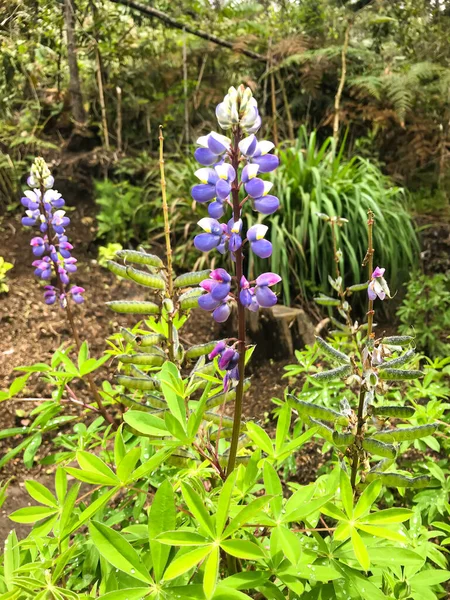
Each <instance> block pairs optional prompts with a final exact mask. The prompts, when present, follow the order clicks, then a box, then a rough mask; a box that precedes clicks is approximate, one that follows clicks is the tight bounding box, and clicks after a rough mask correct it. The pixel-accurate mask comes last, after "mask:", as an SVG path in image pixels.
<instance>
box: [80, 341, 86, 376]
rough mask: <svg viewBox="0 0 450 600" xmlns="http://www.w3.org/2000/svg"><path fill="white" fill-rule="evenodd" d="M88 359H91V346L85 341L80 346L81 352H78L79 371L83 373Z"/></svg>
mask: <svg viewBox="0 0 450 600" xmlns="http://www.w3.org/2000/svg"><path fill="white" fill-rule="evenodd" d="M88 358H89V346H88V343H87V342H86V341H84V342H83V343H82V344H81V346H80V350H79V351H78V369H80V371H81V367H82V366H83V364H84V363H85V362H86V361H87V359H88Z"/></svg>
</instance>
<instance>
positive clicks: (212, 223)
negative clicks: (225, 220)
mask: <svg viewBox="0 0 450 600" xmlns="http://www.w3.org/2000/svg"><path fill="white" fill-rule="evenodd" d="M198 225H200V227H201V228H202V229H203V230H204V231H206V233H200V234H199V235H196V236H195V238H194V246H195V247H196V248H197V250H201V251H202V252H208V251H209V250H212V249H213V248H217V247H218V246H219V244H221V242H222V237H223V234H224V226H223V225H222V224H221V223H219V221H216V219H211V218H208V217H205V218H203V219H200V221H199V222H198Z"/></svg>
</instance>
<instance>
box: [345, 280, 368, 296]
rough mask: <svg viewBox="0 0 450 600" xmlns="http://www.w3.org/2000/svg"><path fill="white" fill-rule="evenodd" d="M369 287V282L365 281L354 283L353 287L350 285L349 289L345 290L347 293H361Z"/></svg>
mask: <svg viewBox="0 0 450 600" xmlns="http://www.w3.org/2000/svg"><path fill="white" fill-rule="evenodd" d="M368 287H369V282H368V281H366V283H356V284H355V285H351V286H350V287H348V288H347V290H348V291H349V292H352V293H353V292H362V291H364V290H367V288H368Z"/></svg>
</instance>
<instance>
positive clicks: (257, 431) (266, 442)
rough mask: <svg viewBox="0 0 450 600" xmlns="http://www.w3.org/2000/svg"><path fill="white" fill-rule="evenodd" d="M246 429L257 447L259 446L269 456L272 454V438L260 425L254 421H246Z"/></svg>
mask: <svg viewBox="0 0 450 600" xmlns="http://www.w3.org/2000/svg"><path fill="white" fill-rule="evenodd" d="M247 431H248V435H249V436H250V438H251V439H252V441H253V442H255V444H256V445H257V446H258V448H261V450H263V451H264V452H265V453H266V454H268V455H269V456H272V455H273V445H272V440H271V439H270V437H269V436H268V435H267V433H266V432H265V431H264V429H263V428H262V427H260V426H259V425H256V423H252V422H249V423H247Z"/></svg>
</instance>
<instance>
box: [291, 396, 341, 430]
mask: <svg viewBox="0 0 450 600" xmlns="http://www.w3.org/2000/svg"><path fill="white" fill-rule="evenodd" d="M288 404H289V406H291V408H293V409H294V410H296V411H297V412H298V413H299V414H300V415H301V416H305V417H314V418H315V419H321V420H322V421H331V422H333V423H339V424H341V425H348V418H347V417H346V416H344V415H342V414H341V413H339V412H337V411H336V410H333V409H332V408H325V407H324V406H317V404H312V403H311V402H304V401H303V400H299V399H298V398H296V397H295V396H293V395H292V394H289V396H288Z"/></svg>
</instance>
